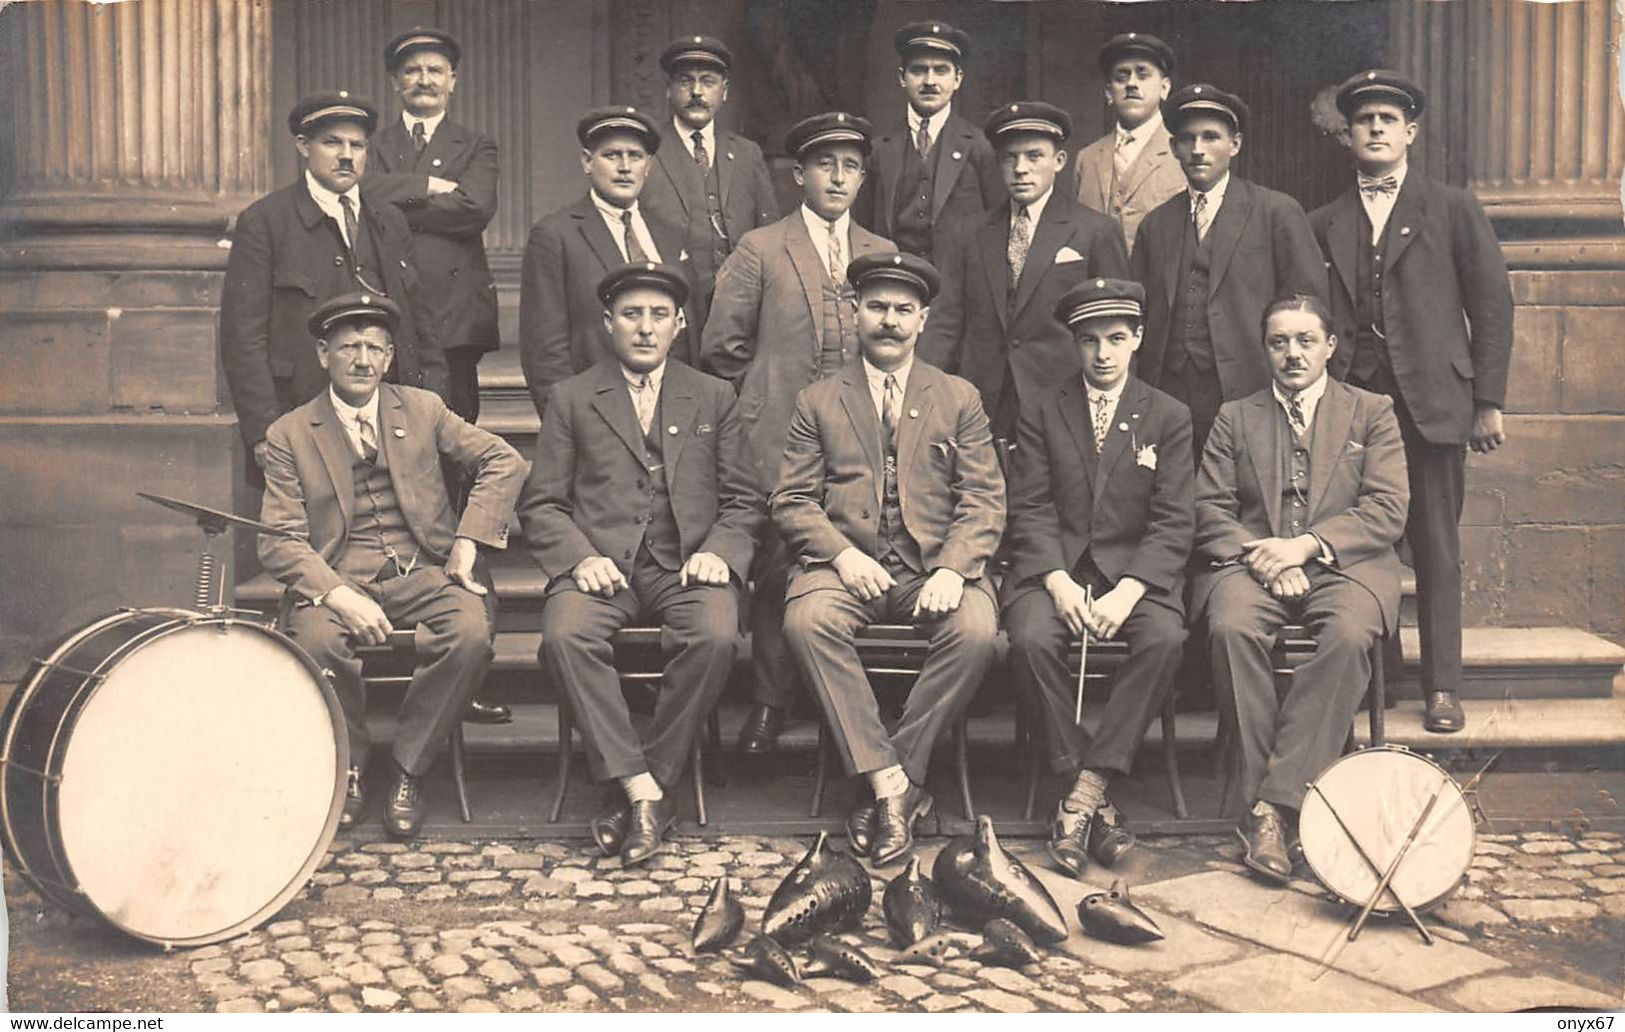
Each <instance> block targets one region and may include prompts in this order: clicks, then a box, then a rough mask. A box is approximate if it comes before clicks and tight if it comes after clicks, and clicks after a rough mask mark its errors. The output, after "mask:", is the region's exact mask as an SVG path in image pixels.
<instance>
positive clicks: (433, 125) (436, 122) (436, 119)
mask: <svg viewBox="0 0 1625 1032" xmlns="http://www.w3.org/2000/svg"><path fill="white" fill-rule="evenodd" d="M401 120H402V121H403V122H405V123H406V135H407V136H411V135H412V127H413V126H414V125H416V124H417V123H419V122H422V123H423V142H424V143H425V144H427V143H428V142H429V141H430V140H432V139H434V131H435V130H436V129H439V128H440V123H441V122H444V121H445V120H446V113H445V112H444V111H442V112H440V114H438V115H430V116H429V117H428V118H419V117H418V116H416V115H409V114H407V113H405V112H404V111H403V112H401Z"/></svg>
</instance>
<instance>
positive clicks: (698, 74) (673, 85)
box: [642, 36, 779, 338]
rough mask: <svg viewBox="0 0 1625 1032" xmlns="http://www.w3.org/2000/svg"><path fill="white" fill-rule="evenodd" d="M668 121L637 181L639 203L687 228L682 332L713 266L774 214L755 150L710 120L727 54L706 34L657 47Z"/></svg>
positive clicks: (704, 293) (721, 100) (707, 291)
mask: <svg viewBox="0 0 1625 1032" xmlns="http://www.w3.org/2000/svg"><path fill="white" fill-rule="evenodd" d="M660 68H661V70H662V71H664V72H665V73H666V100H667V102H668V103H669V104H670V105H671V122H670V123H666V124H662V125H661V127H660V137H661V139H660V149H659V150H657V151H655V156H654V169H653V170H652V171H651V172H650V173H649V182H648V184H647V185H646V186H645V187H644V191H643V198H642V200H643V204H644V205H645V206H646V207H647V208H648V210H649V211H652V212H654V213H655V214H657V215H659V216H660V217H661V218H663V219H665V220H666V221H667V222H670V223H673V224H675V225H679V226H686V227H687V228H688V236H687V238H686V241H685V243H686V246H687V247H688V253H689V256H690V258H692V260H693V262H694V286H695V295H696V302H697V303H696V305H695V310H696V312H697V313H699V314H700V316H701V318H700V319H699V321H697V322H696V323H694V325H693V326H692V327H691V328H690V330H689V332H690V334H691V335H693V336H694V337H696V338H698V336H699V334H700V330H701V328H702V327H703V326H704V325H705V320H704V317H703V316H704V313H705V312H706V311H707V310H708V309H709V306H710V303H711V294H712V292H713V291H714V290H715V289H716V280H717V270H718V269H719V268H721V267H722V263H723V262H724V261H725V260H727V257H728V255H730V254H732V253H733V249H734V248H736V247H738V246H739V241H740V240H741V239H743V238H744V236H745V234H746V233H748V232H750V231H751V230H753V229H755V228H756V227H758V226H765V225H767V224H768V223H769V222H772V221H773V220H774V219H776V218H778V217H779V202H778V200H777V199H776V198H775V197H774V194H773V180H772V179H771V178H770V177H769V176H768V174H767V163H766V162H765V161H763V160H762V149H761V148H760V147H758V146H757V145H756V144H755V143H754V142H752V141H751V140H747V139H745V137H743V136H740V135H739V134H738V133H734V132H728V131H727V130H724V129H722V128H720V127H719V126H718V125H717V122H716V118H717V113H718V112H719V111H721V110H722V106H723V104H725V103H727V100H728V74H729V72H730V71H731V69H732V68H733V53H732V52H731V51H730V50H729V49H728V45H727V44H726V43H724V42H722V40H720V39H716V38H715V37H712V36H684V37H682V38H681V39H677V40H674V41H673V42H672V43H671V44H670V45H669V46H667V47H666V49H665V50H663V51H661V54H660Z"/></svg>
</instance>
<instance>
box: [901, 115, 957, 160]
mask: <svg viewBox="0 0 1625 1032" xmlns="http://www.w3.org/2000/svg"><path fill="white" fill-rule="evenodd" d="M950 110H952V108H951V107H950V106H949V105H946V104H945V105H943V108H942V110H941V111H938V112H937V113H936V114H934V115H932V116H931V117H929V118H921V117H920V113H919V112H918V111H915V110H914V105H913V104H910V105H908V145H909V146H910V147H913V146H914V141H916V140H918V139H919V138H920V123H921V122H924V123H925V124H926V132H928V133H930V134H931V146H933V147H935V146H936V145H937V137H939V136H941V135H942V127H943V126H945V125H947V124H948V113H949V111H950ZM915 150H916V151H918V150H919V148H918V147H915Z"/></svg>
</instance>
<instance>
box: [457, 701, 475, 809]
mask: <svg viewBox="0 0 1625 1032" xmlns="http://www.w3.org/2000/svg"><path fill="white" fill-rule="evenodd" d="M464 758H465V753H464V749H463V725H462V722H461V721H459V722H458V723H457V724H456V726H454V727H453V728H452V729H451V783H452V784H453V785H455V786H456V788H457V809H458V810H459V812H461V814H462V817H463V823H464V824H467V823H468V822H470V821H472V820H473V819H474V813H473V811H472V810H470V809H469V807H468V773H467V771H466V770H465V769H464V766H463V762H464Z"/></svg>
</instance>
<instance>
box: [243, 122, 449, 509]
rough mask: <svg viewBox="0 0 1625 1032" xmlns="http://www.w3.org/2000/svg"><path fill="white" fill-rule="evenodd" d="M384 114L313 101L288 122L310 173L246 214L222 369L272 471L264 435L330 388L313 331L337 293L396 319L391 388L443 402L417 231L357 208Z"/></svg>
mask: <svg viewBox="0 0 1625 1032" xmlns="http://www.w3.org/2000/svg"><path fill="white" fill-rule="evenodd" d="M377 124H378V109H377V108H376V107H374V106H373V105H372V103H371V102H370V101H367V100H363V99H362V98H360V97H354V96H351V95H350V93H349V92H347V91H345V90H338V91H336V92H332V93H315V94H311V95H310V96H308V97H305V98H304V99H302V100H300V101H299V102H298V103H297V104H295V105H294V106H293V109H292V110H291V111H289V112H288V131H289V132H290V133H292V134H293V138H294V146H295V147H297V148H298V150H299V156H300V158H301V159H302V163H303V165H304V175H302V176H301V177H300V180H299V182H297V183H294V184H292V185H291V186H286V187H283V188H282V189H281V190H278V191H276V192H275V193H271V194H268V195H266V196H265V197H262V198H260V199H259V200H257V201H255V202H254V203H253V204H251V205H249V206H248V207H247V208H245V209H243V212H242V214H241V215H239V216H238V217H237V226H236V230H235V231H234V233H233V235H232V242H231V256H230V257H229V258H228V259H227V260H226V281H225V284H224V285H223V286H222V287H221V291H220V362H221V366H222V368H223V370H224V372H225V375H226V386H227V389H228V390H229V391H230V392H231V401H232V406H233V407H234V408H235V409H236V410H237V427H238V431H239V432H240V433H241V434H242V438H243V444H244V446H245V447H246V448H247V449H248V453H249V456H250V458H251V459H252V462H250V463H249V465H248V470H247V472H248V476H249V480H250V481H251V482H255V483H257V482H259V480H260V478H261V475H262V474H261V470H263V469H264V467H265V431H266V428H268V427H269V426H270V425H271V424H272V423H273V422H275V421H276V419H277V417H278V416H280V415H282V414H283V413H284V412H288V411H291V410H292V409H294V408H297V407H298V406H300V405H302V404H304V403H305V402H307V401H309V400H310V399H311V398H314V397H316V395H318V394H320V393H321V392H322V391H323V390H325V389H326V388H327V374H326V373H325V372H323V370H322V367H321V365H320V364H318V362H317V361H316V341H315V338H314V337H312V336H311V334H310V331H309V329H308V324H309V321H310V315H311V313H312V312H314V311H315V310H316V306H317V305H319V304H320V303H322V302H323V301H326V300H327V299H328V298H331V297H335V296H337V295H340V294H353V293H355V292H357V291H364V292H367V293H369V294H374V295H382V296H387V297H388V298H389V299H390V300H391V301H392V302H394V303H395V305H396V307H397V308H398V309H399V310H400V313H401V319H400V326H399V328H398V330H397V332H396V333H395V335H394V350H393V352H392V353H393V355H394V364H393V365H392V366H391V367H390V369H389V375H390V378H391V379H392V381H393V382H396V383H401V384H405V385H407V386H412V387H424V388H427V389H429V390H432V391H435V392H436V393H438V394H441V395H442V396H444V395H445V393H446V360H445V356H444V355H443V354H442V353H441V349H440V339H439V337H438V336H437V335H436V332H435V326H434V324H433V323H432V322H430V321H428V320H425V319H420V318H418V317H417V316H418V314H419V313H421V312H422V311H424V310H425V307H426V305H425V300H424V298H423V297H422V294H421V291H420V281H419V279H418V273H417V267H416V265H415V264H414V263H413V261H412V255H413V248H412V230H411V228H410V227H409V226H408V225H407V223H406V219H405V217H404V216H403V215H402V214H401V212H400V210H399V209H398V208H396V207H395V206H394V205H393V204H388V203H385V202H384V201H382V200H379V199H376V198H374V197H373V196H372V194H371V192H370V191H369V192H368V194H367V197H366V200H365V202H363V199H362V190H361V177H362V175H363V174H364V173H365V172H366V169H367V144H368V138H369V137H370V136H371V135H372V131H373V129H374V128H375V127H376V126H377Z"/></svg>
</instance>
